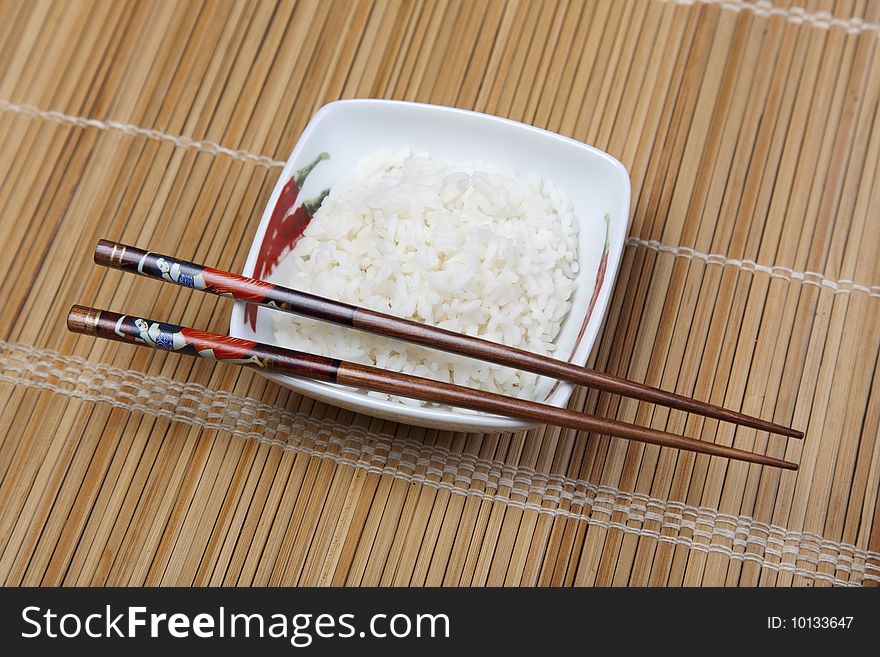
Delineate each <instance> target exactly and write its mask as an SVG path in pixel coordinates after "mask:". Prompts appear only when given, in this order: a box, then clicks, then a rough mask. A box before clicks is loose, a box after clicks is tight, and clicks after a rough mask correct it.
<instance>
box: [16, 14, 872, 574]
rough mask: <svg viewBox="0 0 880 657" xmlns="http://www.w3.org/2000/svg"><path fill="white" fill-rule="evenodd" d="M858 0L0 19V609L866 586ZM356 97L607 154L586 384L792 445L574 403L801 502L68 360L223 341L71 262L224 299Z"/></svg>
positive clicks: (865, 52)
mask: <svg viewBox="0 0 880 657" xmlns="http://www.w3.org/2000/svg"><path fill="white" fill-rule="evenodd" d="M878 23H880V3H878V2H872V1H869V0H862V1H859V0H852V1H845V0H840V1H838V2H832V1H827V2H826V1H821V0H810V1H807V2H804V3H803V4H802V5H801V6H798V7H794V6H790V3H788V2H780V3H777V4H774V5H771V4H769V3H767V2H756V3H748V2H742V1H739V0H724V1H712V2H710V1H705V2H690V1H679V2H663V1H661V0H638V1H632V2H612V1H610V0H604V1H598V2H586V3H584V2H579V1H577V0H547V1H546V2H537V1H531V0H519V1H516V0H514V1H512V2H503V1H500V0H490V1H465V0H447V1H436V2H410V1H405V0H398V1H377V2H368V1H363V2H351V1H348V0H337V1H335V2H323V1H322V2H316V1H305V0H300V1H298V2H279V3H273V2H260V3H253V2H239V3H234V2H225V1H217V0H207V1H205V2H198V1H189V2H170V1H158V2H133V1H132V2H117V1H115V0H102V1H96V2H84V1H69V2H51V1H40V0H35V1H34V2H21V1H20V0H0V76H2V77H0V244H2V251H3V253H4V257H3V258H2V260H0V277H2V289H3V290H4V304H3V310H2V315H0V340H2V342H0V391H2V392H0V413H2V420H0V426H2V428H3V432H2V435H0V441H2V444H0V500H2V505H0V582H4V583H6V584H9V585H12V584H144V583H146V584H182V585H187V584H221V583H222V584H241V585H250V584H316V583H317V584H413V585H421V584H449V585H455V584H465V585H470V584H473V585H483V584H521V585H535V584H545V585H546V584H550V585H571V584H574V585H584V584H597V585H608V584H615V585H623V584H651V585H682V584H684V585H701V584H703V585H718V584H726V585H755V584H761V585H779V586H791V585H805V586H810V585H827V584H839V585H864V584H875V585H876V583H878V582H880V506H878V502H880V500H878V483H880V482H878V479H880V436H878V433H880V391H878V388H880V376H878V373H880V369H878V351H880V264H878V263H880V258H878V253H880V167H878V159H880V114H878V112H877V108H878V99H880V51H878V50H880V48H878V43H880V38H878V34H880V27H878ZM348 97H387V98H398V99H408V100H417V101H424V102H433V103H440V104H446V105H454V106H458V107H464V108H469V109H476V110H479V111H483V112H489V113H492V114H498V115H500V116H506V117H510V118H512V119H516V120H519V121H524V122H527V123H531V124H534V125H537V126H540V127H545V128H547V129H549V130H553V131H557V132H560V133H562V134H565V135H569V136H572V137H574V138H576V139H579V140H582V141H585V142H587V143H590V144H594V145H595V146H597V147H599V148H602V149H605V150H607V151H609V152H610V153H612V154H613V155H615V156H616V157H618V158H619V159H620V160H621V161H622V162H623V163H624V164H625V165H626V166H627V168H628V170H629V171H630V174H631V176H632V180H633V193H634V197H633V198H634V203H633V216H632V221H631V229H630V235H631V238H630V239H629V241H628V243H627V250H626V254H625V259H624V262H623V264H622V268H621V271H620V275H619V278H618V283H617V288H616V293H615V295H614V299H613V302H612V306H611V309H610V312H609V315H608V319H607V322H606V325H605V327H604V332H603V335H602V337H601V340H600V341H599V343H598V346H597V348H596V350H595V353H594V355H593V359H592V362H593V363H594V364H595V366H597V367H598V368H600V369H602V370H605V371H608V372H611V373H614V374H618V375H624V376H627V377H629V378H633V379H637V380H643V381H647V382H648V383H650V384H653V385H660V386H662V387H664V388H668V389H670V390H675V391H677V392H679V393H684V394H688V395H692V396H696V397H698V398H700V399H709V400H712V401H713V402H715V403H723V404H724V405H726V406H729V407H732V408H736V409H743V410H744V411H746V412H749V413H752V414H757V415H760V416H762V417H766V418H773V419H774V420H776V421H779V422H782V423H792V424H793V425H794V426H796V427H798V428H804V429H806V431H807V440H806V441H805V442H804V443H800V442H798V441H785V440H784V439H782V438H779V437H775V436H774V437H768V436H767V435H766V434H763V433H758V432H755V431H753V430H748V429H741V430H735V429H734V428H733V427H732V426H730V425H720V426H719V424H718V423H717V422H710V421H703V419H701V418H699V417H688V416H687V415H685V414H682V413H679V412H672V413H670V412H668V411H667V410H666V409H662V408H653V407H652V406H650V405H646V404H638V403H635V402H632V401H621V400H620V399H617V398H614V397H611V396H607V395H604V394H601V395H600V394H595V393H591V392H586V391H580V392H578V393H577V394H576V395H575V397H574V399H573V402H572V408H576V409H583V410H586V411H590V412H598V413H601V414H602V415H605V416H608V417H617V418H620V419H623V420H627V421H636V422H640V423H645V424H650V425H651V426H653V427H657V428H661V429H667V430H669V431H674V432H685V433H686V434H688V435H690V436H694V437H700V438H702V439H703V440H714V441H718V442H722V443H725V444H735V445H736V446H737V447H740V448H745V449H756V450H760V451H764V450H766V451H767V452H768V453H772V454H774V455H777V456H782V455H785V457H786V458H789V459H792V460H795V461H798V462H800V464H801V469H800V471H799V472H798V473H796V474H795V473H782V472H779V471H777V470H774V469H769V468H763V469H762V468H759V467H750V466H747V465H744V464H740V463H731V462H728V461H726V460H723V459H717V458H715V459H710V458H707V457H704V456H697V457H695V456H694V455H692V454H687V453H679V452H676V451H673V450H668V449H658V448H654V447H645V446H642V445H637V444H628V443H627V442H625V441H621V440H609V439H608V438H606V437H602V436H591V435H584V434H576V433H575V432H572V431H564V430H557V429H553V428H541V429H537V430H534V431H530V432H528V433H527V434H517V435H467V434H460V433H445V432H438V431H427V430H422V429H417V428H413V427H407V426H402V425H397V424H394V423H390V422H383V421H379V420H374V419H371V418H368V417H364V416H359V415H354V414H351V413H348V412H345V411H341V410H338V409H335V408H331V407H328V406H325V405H323V404H320V403H316V402H313V401H311V400H309V399H305V398H301V397H299V396H298V395H295V394H292V393H290V392H289V391H287V390H284V389H282V388H279V387H277V386H275V385H274V384H270V383H268V382H266V381H265V380H264V379H262V378H261V377H260V376H258V375H256V374H254V373H252V372H250V371H244V370H240V369H237V368H234V367H230V366H211V365H210V364H207V363H205V362H194V361H191V360H188V359H182V358H176V357H173V356H171V357H169V356H167V355H164V354H154V353H151V352H146V351H140V350H136V349H134V348H132V347H129V346H126V345H117V344H109V343H104V342H99V341H95V340H93V339H86V338H82V337H77V336H73V335H70V334H68V333H67V332H66V330H65V328H64V317H65V314H66V312H67V308H68V307H69V305H70V304H71V303H74V302H79V303H85V304H88V305H94V306H98V307H107V308H111V309H114V310H121V311H128V312H133V313H145V314H146V315H148V316H154V317H160V318H167V319H169V320H176V321H179V322H180V323H184V324H189V325H193V326H199V327H203V328H207V329H209V330H214V331H220V332H224V331H225V329H226V328H227V326H228V324H227V322H228V315H229V311H230V305H229V304H228V303H226V302H222V301H219V302H218V301H217V300H216V299H214V298H211V297H207V296H204V295H196V294H191V293H190V294H187V293H185V291H183V292H181V291H178V290H177V289H176V288H173V287H171V286H161V285H157V284H155V283H153V282H151V281H146V280H142V279H137V280H136V279H135V277H132V276H124V275H122V274H120V273H118V272H115V271H108V270H106V269H99V268H97V267H95V266H94V265H93V264H92V262H91V250H92V248H93V246H94V243H95V241H96V240H97V239H98V238H100V237H107V238H110V239H117V240H120V241H125V242H130V243H136V244H138V245H141V246H149V247H151V248H154V249H156V250H159V251H165V252H171V253H175V254H179V255H180V256H183V257H185V258H188V259H192V260H196V261H200V262H205V263H211V264H214V265H216V266H219V267H222V268H226V269H232V270H240V269H241V267H242V265H243V263H244V259H245V255H246V252H247V249H248V245H249V243H250V241H251V239H252V236H253V234H254V231H255V229H256V226H257V223H258V220H259V216H260V214H261V211H262V208H263V206H264V205H265V203H266V202H267V199H268V196H269V194H270V192H271V190H272V187H273V185H274V183H275V180H276V178H277V175H278V173H279V170H280V169H279V167H280V166H281V164H282V162H281V161H282V160H284V159H285V158H286V157H287V155H288V153H289V152H290V150H291V149H292V147H293V145H294V144H295V142H296V140H297V138H298V135H299V133H300V132H301V130H302V128H303V127H304V125H305V123H306V122H307V121H308V119H309V117H310V116H311V115H312V113H313V112H314V111H315V110H316V109H317V108H318V107H320V106H321V105H323V104H324V103H326V102H329V101H331V100H333V99H337V98H348Z"/></svg>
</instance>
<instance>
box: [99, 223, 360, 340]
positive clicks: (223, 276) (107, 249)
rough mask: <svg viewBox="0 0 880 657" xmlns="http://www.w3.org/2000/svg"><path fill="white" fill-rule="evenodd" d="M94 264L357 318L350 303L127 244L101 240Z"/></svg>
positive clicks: (336, 318)
mask: <svg viewBox="0 0 880 657" xmlns="http://www.w3.org/2000/svg"><path fill="white" fill-rule="evenodd" d="M95 263H97V264H99V265H103V266H105V267H113V268H114V269H121V270H123V271H127V272H131V273H133V274H139V275H141V276H146V277H147V278H155V279H158V280H164V281H168V282H169V283H175V284H177V285H182V286H183V287H189V288H192V289H194V290H199V291H201V292H209V293H211V294H218V295H220V296H224V297H230V298H232V299H236V300H238V301H246V302H247V303H256V304H260V305H263V306H268V307H274V308H278V309H279V310H284V311H287V312H295V313H299V314H302V315H307V316H309V317H314V318H315V319H322V320H324V321H328V322H335V323H339V324H344V325H346V326H351V325H352V322H353V320H354V314H355V310H356V307H355V306H352V305H350V304H347V303H343V302H341V301H333V300H332V299H325V298H323V297H319V296H315V295H314V294H309V293H308V292H300V291H299V290H291V289H290V288H287V287H283V286H281V285H275V284H274V283H268V282H266V281H261V280H257V279H256V278H248V277H247V276H239V275H238V274H233V273H231V272H227V271H220V270H219V269H212V268H211V267H204V266H202V265H197V264H195V263H193V262H188V261H186V260H180V259H178V258H172V257H170V256H167V255H163V254H159V253H153V252H151V251H144V250H143V249H138V248H136V247H133V246H128V245H126V244H117V243H115V242H110V241H107V240H100V241H99V242H98V244H97V246H96V247H95Z"/></svg>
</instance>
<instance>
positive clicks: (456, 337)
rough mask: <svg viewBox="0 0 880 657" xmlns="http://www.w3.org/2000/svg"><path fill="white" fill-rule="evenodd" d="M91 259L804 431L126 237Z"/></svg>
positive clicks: (796, 434) (648, 397) (764, 426)
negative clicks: (140, 245) (151, 249)
mask: <svg viewBox="0 0 880 657" xmlns="http://www.w3.org/2000/svg"><path fill="white" fill-rule="evenodd" d="M95 262H96V263H97V264H99V265H103V266H105V267H113V268H115V269H121V270H122V271H127V272H132V273H135V274H140V275H141V276H146V277H147V278H154V279H157V280H162V281H166V282H170V283H176V284H177V285H182V286H184V287H190V288H193V289H196V290H200V291H202V292H209V293H211V294H218V295H221V296H226V297H232V298H233V299H237V300H239V301H246V302H247V303H253V304H259V305H263V306H267V307H270V308H275V309H277V310H283V311H285V312H290V313H295V314H298V315H304V316H306V317H312V318H313V319H319V320H323V321H327V322H332V323H334V324H341V325H342V326H349V327H352V328H356V329H360V330H362V331H368V332H370V333H376V334H378V335H383V336H387V337H391V338H398V339H401V340H406V341H408V342H413V343H415V344H420V345H423V346H425V347H432V348H434V349H441V350H443V351H448V352H451V353H455V354H461V355H464V356H470V357H472V358H477V359H480V360H485V361H489V362H491V363H497V364H499V365H506V366H508V367H515V368H518V369H522V370H526V371H528V372H534V373H535V374H541V375H544V376H549V377H553V378H557V379H561V380H563V381H568V382H570V383H576V384H579V385H585V386H589V387H591V388H596V389H597V390H604V391H606V392H612V393H616V394H619V395H623V396H625V397H633V398H635V399H641V400H642V401H647V402H653V403H655V404H661V405H664V406H669V407H670V408H677V409H679V410H683V411H688V412H690V413H697V414H699V415H705V416H706V417H711V418H715V419H717V420H726V421H727V422H733V423H735V424H741V425H743V426H746V427H751V428H753V429H758V430H761V431H769V432H771V433H778V434H781V435H783V436H789V437H791V438H798V439H800V438H803V437H804V434H803V432H802V431H798V430H797V429H792V428H790V427H786V426H783V425H780V424H776V423H774V422H769V421H767V420H762V419H760V418H756V417H752V416H750V415H745V414H744V413H739V412H737V411H731V410H728V409H726V408H721V407H720V406H715V405H713V404H709V403H706V402H702V401H698V400H696V399H691V398H689V397H684V396H682V395H677V394H675V393H672V392H667V391H665V390H660V389H659V388H652V387H650V386H646V385H644V384H641V383H636V382H634V381H628V380H626V379H622V378H620V377H616V376H612V375H610V374H603V373H602V372H597V371H596V370H591V369H589V368H586V367H581V366H580V365H573V364H572V363H567V362H565V361H560V360H556V359H553V358H548V357H546V356H539V355H538V354H533V353H530V352H528V351H525V350H523V349H516V348H514V347H508V346H506V345H501V344H497V343H495V342H490V341H489V340H483V339H481V338H475V337H471V336H467V335H462V334H461V333H455V332H454V331H448V330H446V329H441V328H437V327H435V326H429V325H427V324H420V323H418V322H414V321H411V320H407V319H400V318H399V317H394V316H392V315H387V314H384V313H379V312H375V311H372V310H368V309H366V308H360V307H357V306H353V305H350V304H347V303H342V302H340V301H334V300H332V299H326V298H324V297H319V296H316V295H314V294H309V293H306V292H300V291H298V290H292V289H290V288H287V287H283V286H281V285H276V284H274V283H269V282H267V281H261V280H257V279H255V278H248V277H246V276H239V275H238V274H233V273H231V272H227V271H221V270H219V269H212V268H210V267H205V266H204V265H199V264H195V263H192V262H187V261H186V260H180V259H178V258H174V257H172V256H167V255H162V254H159V253H153V252H149V251H144V250H143V249H138V248H137V247H133V246H129V245H127V244H120V243H118V242H110V241H108V240H100V241H99V242H98V244H97V246H96V247H95Z"/></svg>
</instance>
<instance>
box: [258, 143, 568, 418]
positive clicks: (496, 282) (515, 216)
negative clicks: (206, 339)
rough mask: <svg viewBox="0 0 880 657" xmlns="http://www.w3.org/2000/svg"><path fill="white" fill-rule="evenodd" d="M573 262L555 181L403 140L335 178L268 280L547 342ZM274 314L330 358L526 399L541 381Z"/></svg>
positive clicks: (564, 305) (475, 330) (457, 326)
mask: <svg viewBox="0 0 880 657" xmlns="http://www.w3.org/2000/svg"><path fill="white" fill-rule="evenodd" d="M577 270H578V264H577V222H576V219H575V216H574V212H573V209H572V205H571V201H570V200H569V199H568V198H567V197H566V196H565V195H564V194H563V193H562V192H561V191H560V190H559V189H557V188H556V187H555V186H554V185H552V184H551V183H549V182H547V181H546V180H543V179H541V178H540V177H538V176H535V175H530V176H525V175H520V174H516V173H513V172H510V171H505V170H503V169H500V168H497V167H495V166H492V165H489V164H484V163H482V162H453V161H449V160H445V159H441V158H438V157H433V156H430V155H427V154H422V153H418V154H413V153H411V152H410V150H409V149H402V150H394V151H392V150H383V151H380V152H378V153H376V154H374V155H372V156H371V157H368V158H366V159H364V160H362V161H361V162H360V163H359V164H358V165H357V166H356V167H355V169H354V170H353V171H351V172H350V173H349V174H348V175H346V176H344V177H342V178H340V179H339V181H338V182H337V183H336V184H335V185H334V186H333V188H332V190H331V192H330V195H329V196H328V197H327V198H326V199H325V200H324V203H323V204H322V205H321V207H320V209H319V210H318V211H317V212H316V213H315V216H314V218H313V219H312V221H311V223H310V224H309V225H308V227H307V228H306V230H305V232H304V234H303V236H302V238H301V239H300V240H299V242H298V243H297V244H296V246H295V247H294V248H293V249H292V251H291V252H290V253H289V254H288V255H287V256H286V257H285V258H284V259H283V260H282V261H281V263H280V265H279V267H278V269H277V270H276V271H275V272H274V274H273V276H272V280H274V281H275V282H278V283H281V284H283V285H287V286H289V287H292V288H295V289H299V290H304V291H308V292H312V293H314V294H318V295H321V296H326V297H330V298H332V299H339V300H341V301H345V302H348V303H352V304H355V305H359V306H364V307H367V308H371V309H373V310H377V311H381V312H384V313H390V314H392V315H396V316H398V317H406V318H410V319H414V320H416V321H419V322H424V323H427V324H433V325H435V326H440V327H442V328H445V329H449V330H452V331H458V332H461V333H467V334H468V335H476V336H480V337H482V338H486V339H488V340H493V341H495V342H500V343H503V344H507V345H510V346H514V347H520V348H523V349H527V350H529V351H533V352H535V353H539V354H545V355H552V354H553V353H554V344H553V341H554V339H555V338H556V336H557V334H558V333H559V329H560V325H561V323H562V321H563V319H564V318H565V316H566V314H567V313H568V310H569V308H570V306H571V304H570V302H569V298H570V297H571V295H572V292H573V290H574V285H575V282H574V280H575V276H576V274H577ZM274 321H275V338H276V340H277V341H278V343H279V344H281V345H282V346H285V347H290V348H293V349H299V350H302V351H307V352H311V353H318V354H323V355H327V356H333V357H335V358H340V359H342V360H350V361H355V362H359V363H365V364H368V365H375V366H377V367H382V368H387V369H392V370H398V371H402V372H407V373H410V374H415V375H418V376H423V377H428V378H432V379H439V380H441V381H448V382H451V383H457V384H459V385H465V386H471V387H475V388H481V389H483V390H489V391H492V392H499V393H502V394H506V395H513V396H517V397H522V398H527V399H535V400H541V399H543V398H545V397H546V395H547V393H548V392H549V390H550V387H551V386H552V383H553V382H552V380H549V379H546V378H544V377H538V376H536V375H534V374H531V373H529V372H523V371H520V370H514V369H510V368H507V367H501V366H498V365H494V364H489V363H485V362H482V361H478V360H473V359H469V358H464V357H460V356H454V355H451V354H448V353H446V352H443V351H437V350H433V349H426V348H423V347H419V346H416V345H412V344H408V343H406V342H401V341H396V340H391V339H388V338H383V337H379V336H375V335H371V334H369V333H364V332H361V331H356V330H352V329H346V328H342V327H339V326H334V325H330V324H326V323H323V322H318V321H315V320H310V319H307V318H302V317H297V316H295V315H289V314H281V313H274ZM562 356H563V357H565V356H567V354H563V355H562ZM369 394H370V396H373V397H377V398H381V399H388V398H389V397H388V395H384V394H382V393H376V392H371V393H369ZM395 399H396V400H397V401H400V402H401V403H405V404H410V405H418V404H420V403H421V402H417V401H414V400H409V399H400V398H395Z"/></svg>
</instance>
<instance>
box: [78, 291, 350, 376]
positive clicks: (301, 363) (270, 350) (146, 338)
mask: <svg viewBox="0 0 880 657" xmlns="http://www.w3.org/2000/svg"><path fill="white" fill-rule="evenodd" d="M67 325H68V327H69V328H70V330H72V331H76V332H78V333H88V334H90V335H96V336H98V337H101V338H107V339H110V340H116V341H117V342H131V343H135V344H139V345H143V346H147V347H153V348H154V349H162V350H163V351H174V352H177V353H181V354H186V355H188V356H196V357H198V358H206V359H209V360H216V361H222V362H226V363H233V364H236V365H246V366H249V367H255V368H259V369H265V370H274V371H277V372H281V373H282V374H290V375H293V376H301V377H305V378H308V379H318V380H320V381H328V382H330V383H333V382H335V381H336V378H337V374H338V373H339V365H340V362H341V361H339V360H337V359H335V358H327V357H324V356H316V355H313V354H306V353H303V352H300V351H293V350H292V349H284V348H282V347H275V346H272V345H267V344H262V343H260V342H253V341H251V340H242V339H240V338H232V337H229V336H228V335H219V334H216V333H208V332H206V331H199V330H198V329H193V328H188V327H185V326H178V325H176V324H166V323H164V322H157V321H155V320H152V319H146V318H143V317H135V316H132V315H120V314H119V313H114V312H110V311H108V310H95V309H92V308H83V307H81V306H74V307H73V308H72V309H71V311H70V314H69V316H68V319H67Z"/></svg>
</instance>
